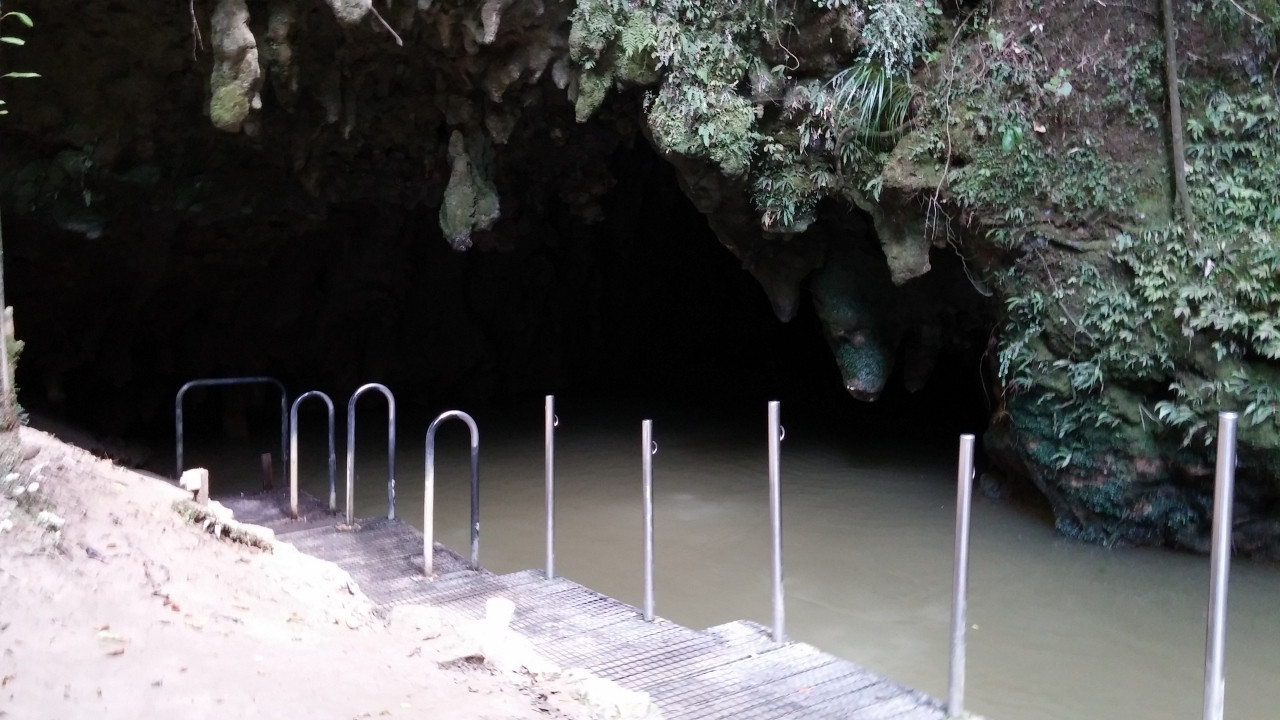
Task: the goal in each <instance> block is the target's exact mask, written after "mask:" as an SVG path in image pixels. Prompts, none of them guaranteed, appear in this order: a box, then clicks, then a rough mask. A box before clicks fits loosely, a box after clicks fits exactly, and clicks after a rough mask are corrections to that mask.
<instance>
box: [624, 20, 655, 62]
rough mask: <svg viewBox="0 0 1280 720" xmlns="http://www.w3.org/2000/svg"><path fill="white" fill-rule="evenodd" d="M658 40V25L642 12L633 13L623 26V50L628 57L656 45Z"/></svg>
mask: <svg viewBox="0 0 1280 720" xmlns="http://www.w3.org/2000/svg"><path fill="white" fill-rule="evenodd" d="M657 41H658V26H656V25H654V24H653V22H651V21H650V20H649V17H648V16H647V15H645V14H642V13H632V14H631V16H630V17H628V18H627V24H626V26H625V27H623V28H622V37H621V42H622V50H623V52H624V53H626V56H627V57H634V56H636V55H639V54H640V53H643V52H644V51H646V50H649V49H650V48H652V47H654V46H655V45H656V44H657Z"/></svg>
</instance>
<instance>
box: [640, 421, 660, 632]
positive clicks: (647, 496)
mask: <svg viewBox="0 0 1280 720" xmlns="http://www.w3.org/2000/svg"><path fill="white" fill-rule="evenodd" d="M657 452H658V444H657V443H655V442H654V441H653V421H652V420H645V421H644V422H642V423H640V456H641V461H640V468H641V471H640V489H641V494H642V497H643V501H644V619H645V620H646V621H648V622H653V456H654V455H655V454H656V453H657Z"/></svg>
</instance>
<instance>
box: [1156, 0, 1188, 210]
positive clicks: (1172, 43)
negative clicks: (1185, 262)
mask: <svg viewBox="0 0 1280 720" xmlns="http://www.w3.org/2000/svg"><path fill="white" fill-rule="evenodd" d="M1177 52H1178V46H1177V34H1176V29H1175V27H1174V22H1173V0H1164V66H1165V70H1166V72H1167V74H1168V85H1169V133H1170V135H1172V137H1173V182H1174V187H1175V188H1176V190H1177V194H1178V198H1177V199H1178V207H1179V208H1180V209H1181V211H1182V220H1183V222H1184V223H1186V225H1187V227H1188V229H1193V228H1194V225H1195V215H1194V214H1193V213H1192V211H1191V196H1190V194H1188V193H1187V151H1186V148H1185V147H1184V145H1183V139H1182V100H1181V96H1180V94H1179V93H1178V59H1177Z"/></svg>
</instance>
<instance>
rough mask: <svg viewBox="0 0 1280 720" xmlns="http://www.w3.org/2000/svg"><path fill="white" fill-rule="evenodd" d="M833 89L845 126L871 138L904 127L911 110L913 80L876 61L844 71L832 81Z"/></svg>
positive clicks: (859, 64)
mask: <svg viewBox="0 0 1280 720" xmlns="http://www.w3.org/2000/svg"><path fill="white" fill-rule="evenodd" d="M831 88H832V98H831V101H832V102H833V103H834V105H835V112H836V113H838V114H839V115H840V116H841V119H842V124H847V125H851V126H852V128H853V129H854V132H855V133H857V134H858V135H859V136H861V137H864V138H868V139H871V138H873V137H874V136H876V135H877V133H880V132H892V131H893V130H894V129H895V128H898V127H900V126H901V125H902V124H903V123H904V122H905V121H906V119H907V112H908V110H909V109H910V107H911V89H910V85H909V81H907V80H906V79H902V78H895V77H894V76H893V74H892V73H890V72H889V71H888V70H886V69H885V68H884V66H882V65H880V64H878V63H877V62H875V61H874V60H867V61H864V62H860V63H858V64H856V65H854V66H852V67H849V68H846V69H844V70H841V71H840V72H839V73H837V74H836V76H835V77H833V78H831ZM851 108H852V109H853V110H854V112H853V113H852V116H851V117H850V115H849V110H850V109H851Z"/></svg>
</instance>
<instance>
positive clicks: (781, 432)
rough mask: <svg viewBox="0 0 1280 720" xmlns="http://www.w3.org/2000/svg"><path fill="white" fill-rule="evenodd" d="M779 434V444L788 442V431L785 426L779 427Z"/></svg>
mask: <svg viewBox="0 0 1280 720" xmlns="http://www.w3.org/2000/svg"><path fill="white" fill-rule="evenodd" d="M778 433H779V435H778V442H782V441H783V440H786V439H787V429H786V428H785V427H783V426H781V425H779V426H778Z"/></svg>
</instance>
